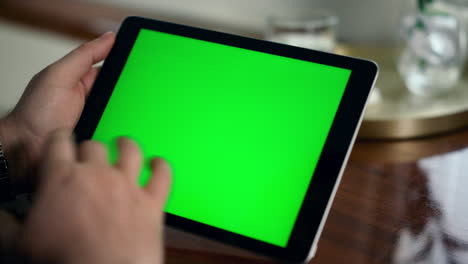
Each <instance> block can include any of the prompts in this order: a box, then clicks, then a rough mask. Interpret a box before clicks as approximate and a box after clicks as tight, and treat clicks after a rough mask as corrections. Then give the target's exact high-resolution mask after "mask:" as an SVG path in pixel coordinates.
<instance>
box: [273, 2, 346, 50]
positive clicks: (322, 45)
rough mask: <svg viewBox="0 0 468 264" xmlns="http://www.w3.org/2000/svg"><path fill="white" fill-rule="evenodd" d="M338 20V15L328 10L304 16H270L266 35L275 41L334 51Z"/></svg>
mask: <svg viewBox="0 0 468 264" xmlns="http://www.w3.org/2000/svg"><path fill="white" fill-rule="evenodd" d="M338 22H339V20H338V17H337V16H336V15H334V14H333V13H332V12H330V11H327V10H316V11H315V12H313V13H310V14H309V15H307V16H304V17H270V18H269V19H268V28H267V31H266V34H265V35H266V36H265V37H266V39H267V40H270V41H273V42H278V43H283V44H288V45H293V46H298V47H303V48H308V49H314V50H321V51H326V52H333V51H334V49H335V46H336V30H337V26H338Z"/></svg>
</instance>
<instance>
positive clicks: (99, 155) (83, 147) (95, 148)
mask: <svg viewBox="0 0 468 264" xmlns="http://www.w3.org/2000/svg"><path fill="white" fill-rule="evenodd" d="M78 161H80V162H94V163H99V164H107V163H109V160H108V158H107V149H106V148H105V147H104V145H103V144H101V143H99V142H96V141H91V140H88V141H84V142H83V143H81V144H80V146H79V147H78Z"/></svg>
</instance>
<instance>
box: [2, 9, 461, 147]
mask: <svg viewBox="0 0 468 264" xmlns="http://www.w3.org/2000/svg"><path fill="white" fill-rule="evenodd" d="M467 6H468V1H467V0H392V1H386V0H290V1H284V0H257V1H248V0H238V1H228V0H216V1H215V0H198V1H193V0H179V1H170V0H34V1H31V0H0V79H1V80H2V81H3V84H2V87H1V91H2V92H1V94H0V114H2V113H5V112H6V111H8V109H11V108H12V107H13V106H14V104H15V103H16V101H17V100H18V98H19V96H20V95H21V93H22V91H23V89H24V87H25V86H26V84H27V82H28V80H29V79H30V78H31V77H32V76H33V75H34V73H36V72H38V71H39V70H40V69H42V68H43V67H45V66H46V65H48V64H49V63H51V62H52V61H54V60H56V59H58V58H59V57H61V56H62V55H63V54H65V53H66V52H68V51H69V50H71V49H73V48H74V47H76V46H77V45H79V44H80V43H81V42H83V41H86V40H89V39H92V38H94V37H96V36H98V35H100V34H102V33H104V32H106V31H108V30H113V31H117V30H118V27H119V25H120V23H121V22H122V20H123V19H124V18H125V17H126V16H129V15H138V16H146V17H151V18H155V19H160V20H166V21H171V22H176V23H181V24H187V25H192V26H198V27H204V28H208V29H214V30H219V31H224V32H229V33H234V34H239V35H244V36H249V37H254V38H263V39H267V40H271V41H277V42H282V43H285V44H290V45H297V46H302V47H306V48H312V49H319V50H323V51H327V52H334V53H339V54H343V55H350V56H356V57H362V58H367V59H372V60H374V61H376V62H377V63H379V65H380V68H381V71H380V76H379V80H378V82H377V89H375V90H374V92H373V93H372V94H371V98H370V102H371V104H370V105H369V108H368V110H367V112H366V116H365V122H364V125H363V132H362V133H361V136H362V137H369V138H407V137H415V136H420V135H426V134H434V133H439V132H441V131H440V130H441V129H440V127H441V126H440V124H439V123H436V124H434V123H427V122H426V121H425V119H433V118H434V116H436V117H441V118H444V119H445V118H446V117H447V116H451V115H454V114H456V115H457V116H456V117H455V118H456V121H454V122H452V123H451V124H450V125H449V126H448V127H447V126H444V127H447V129H454V128H458V127H461V126H464V125H466V123H467V122H466V121H463V122H462V121H460V120H461V117H460V116H459V115H458V114H460V113H462V114H464V116H463V117H465V115H466V117H468V114H467V113H466V111H465V110H466V109H468V89H462V88H461V87H464V86H466V82H465V81H464V79H465V77H464V76H466V74H463V69H464V63H465V58H466V56H465V55H466V36H467V33H466V29H465V28H466V24H467V21H468V11H467V10H468V9H467ZM421 25H422V27H421ZM432 33H434V34H432ZM465 90H467V92H465ZM403 119H404V120H414V121H416V122H420V123H421V120H422V121H423V122H422V124H418V125H414V124H411V126H408V125H403V126H402V125H401V124H400V123H401V122H400V121H401V120H403ZM462 119H463V118H462ZM402 127H403V130H402ZM414 127H417V128H418V129H416V130H415V129H414ZM395 128H398V131H397V130H395Z"/></svg>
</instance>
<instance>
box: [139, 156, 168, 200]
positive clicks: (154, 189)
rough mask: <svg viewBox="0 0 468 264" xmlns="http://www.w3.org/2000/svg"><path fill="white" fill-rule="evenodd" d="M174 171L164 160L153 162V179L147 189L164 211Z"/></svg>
mask: <svg viewBox="0 0 468 264" xmlns="http://www.w3.org/2000/svg"><path fill="white" fill-rule="evenodd" d="M171 177H172V171H171V168H170V166H169V164H168V163H167V162H166V161H165V160H164V159H162V158H155V159H153V160H151V179H150V181H149V182H148V185H146V187H145V189H146V190H147V191H148V192H149V193H150V194H151V196H152V197H153V198H154V199H155V202H156V206H158V208H160V209H162V208H163V207H164V205H165V203H166V200H167V196H168V194H169V190H170V187H171V181H172V179H171Z"/></svg>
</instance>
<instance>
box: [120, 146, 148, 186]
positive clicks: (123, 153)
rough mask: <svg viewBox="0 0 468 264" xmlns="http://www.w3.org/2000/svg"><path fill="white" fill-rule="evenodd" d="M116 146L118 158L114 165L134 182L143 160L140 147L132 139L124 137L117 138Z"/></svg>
mask: <svg viewBox="0 0 468 264" xmlns="http://www.w3.org/2000/svg"><path fill="white" fill-rule="evenodd" d="M117 147H118V148H119V159H118V160H117V163H116V164H115V166H116V167H117V168H118V169H120V170H122V171H123V172H124V173H125V175H127V176H128V177H130V178H131V179H132V180H134V181H135V183H136V180H137V178H138V176H139V175H140V171H141V166H142V162H143V156H142V154H141V151H140V148H139V147H138V145H137V144H136V143H135V142H134V141H133V140H130V139H128V138H124V137H121V138H119V139H118V140H117Z"/></svg>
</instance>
